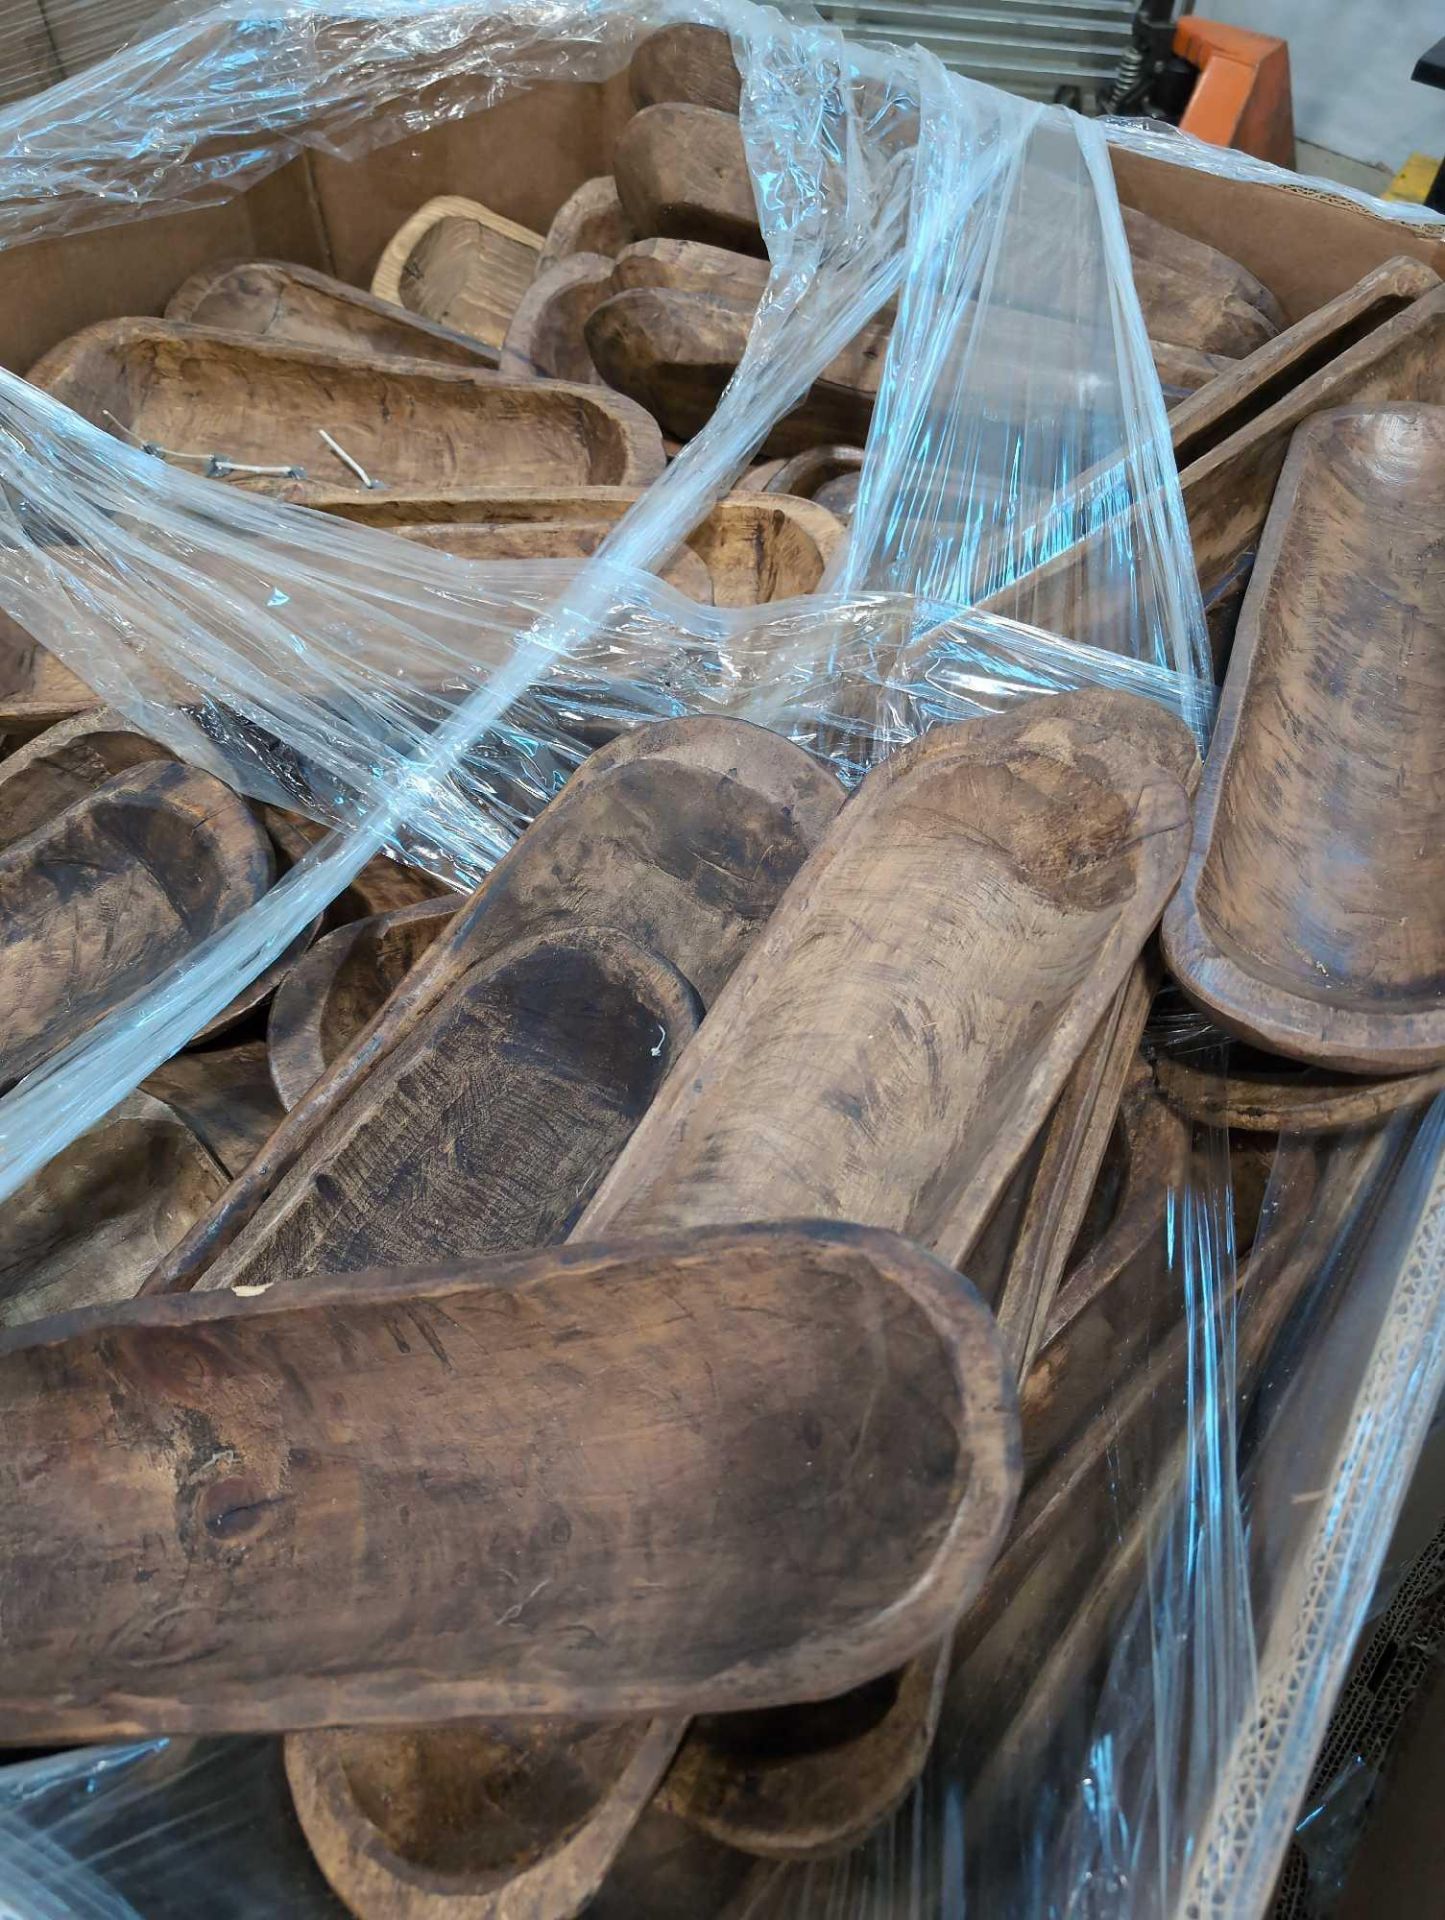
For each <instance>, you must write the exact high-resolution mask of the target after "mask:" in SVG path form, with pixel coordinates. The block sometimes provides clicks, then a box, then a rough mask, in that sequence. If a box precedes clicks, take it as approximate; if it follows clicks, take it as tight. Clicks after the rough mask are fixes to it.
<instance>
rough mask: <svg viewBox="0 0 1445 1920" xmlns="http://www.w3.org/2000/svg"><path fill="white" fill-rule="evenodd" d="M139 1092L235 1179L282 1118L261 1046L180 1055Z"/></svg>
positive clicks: (250, 1044) (242, 1043)
mask: <svg viewBox="0 0 1445 1920" xmlns="http://www.w3.org/2000/svg"><path fill="white" fill-rule="evenodd" d="M302 964H303V965H304V962H303V963H302ZM141 1091H142V1093H150V1094H154V1095H155V1097H156V1099H158V1100H164V1101H165V1103H166V1104H167V1106H169V1107H170V1108H172V1110H173V1111H174V1112H176V1113H178V1114H179V1115H180V1117H181V1119H182V1120H184V1121H185V1123H186V1125H187V1126H188V1127H189V1128H190V1129H191V1131H192V1133H194V1134H195V1136H196V1138H197V1139H198V1140H199V1141H200V1142H201V1144H202V1145H203V1146H204V1147H205V1148H206V1150H207V1152H208V1153H210V1154H211V1155H212V1156H213V1158H214V1159H216V1160H217V1161H218V1162H219V1163H220V1165H221V1166H222V1167H224V1168H225V1170H226V1172H227V1173H228V1174H229V1175H230V1176H231V1177H232V1178H233V1179H234V1177H235V1176H236V1175H237V1174H238V1173H240V1172H242V1171H243V1170H244V1169H245V1168H246V1167H248V1166H249V1165H250V1164H251V1162H252V1160H254V1159H255V1157H256V1155H257V1154H258V1153H259V1152H260V1151H261V1149H262V1147H264V1146H265V1144H266V1142H267V1141H268V1140H269V1139H270V1137H271V1135H272V1134H273V1133H274V1132H275V1131H276V1128H277V1127H278V1126H279V1125H280V1124H281V1121H282V1119H283V1118H284V1116H285V1113H286V1109H285V1108H284V1107H283V1106H282V1104H281V1101H280V1098H279V1097H278V1095H277V1092H276V1089H275V1087H274V1086H273V1085H272V1083H271V1071H270V1066H269V1064H268V1062H267V1058H266V1043H265V1041H264V1040H242V1041H240V1042H239V1043H238V1044H237V1045H235V1046H229V1047H205V1048H201V1049H199V1050H198V1051H196V1052H193V1053H178V1054H177V1055H176V1056H175V1058H174V1059H173V1060H168V1061H167V1062H166V1063H165V1065H164V1066H163V1067H157V1068H156V1070H155V1072H154V1073H152V1074H150V1075H148V1077H147V1078H146V1079H144V1080H143V1081H142V1082H141ZM179 1237H180V1236H179V1235H177V1236H176V1238H177V1239H178V1238H179ZM154 1264H155V1262H154V1261H152V1262H151V1265H152V1266H154Z"/></svg>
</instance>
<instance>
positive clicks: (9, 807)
mask: <svg viewBox="0 0 1445 1920" xmlns="http://www.w3.org/2000/svg"><path fill="white" fill-rule="evenodd" d="M173 757H174V756H173V755H172V754H171V752H170V749H169V748H167V747H163V746H160V745H159V744H158V743H157V742H156V741H154V740H152V739H150V738H148V736H147V735H145V734H143V733H139V732H137V731H136V729H135V728H134V727H132V726H130V725H129V724H128V722H127V721H125V720H123V719H122V718H121V716H120V715H119V714H118V713H112V712H111V711H110V709H109V708H107V707H102V706H98V705H96V704H95V701H94V698H93V697H92V701H91V704H90V706H89V707H88V708H87V709H86V710H85V711H84V712H82V713H78V714H74V715H72V716H71V717H70V718H69V719H67V720H62V721H60V722H58V723H57V724H56V725H55V726H53V727H47V728H45V729H44V730H43V732H40V733H38V734H36V735H35V736H34V738H33V739H31V740H28V741H27V742H26V743H25V745H24V746H23V747H19V748H17V750H16V751H15V752H14V753H11V754H8V755H7V756H6V757H5V759H3V760H0V848H4V847H8V846H11V845H13V844H14V842H15V841H17V840H22V839H24V838H25V836H26V835H27V834H31V833H34V832H35V831H36V829H37V828H39V827H44V826H46V825H48V824H49V823H50V822H51V821H52V820H54V819H55V817H56V816H57V814H60V813H63V812H64V811H65V809H66V808H67V807H70V806H74V804H75V802H76V801H77V800H82V799H84V798H85V796H86V795H87V794H91V793H94V792H95V791H96V789H97V788H98V787H103V786H104V785H105V783H106V782H107V781H108V780H110V779H112V778H113V777H114V775H116V774H117V773H121V772H123V771H124V770H125V769H126V768H128V767H141V766H145V765H147V764H149V763H150V762H152V761H157V760H170V759H172V758H173Z"/></svg>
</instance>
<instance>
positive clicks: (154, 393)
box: [29, 320, 665, 502]
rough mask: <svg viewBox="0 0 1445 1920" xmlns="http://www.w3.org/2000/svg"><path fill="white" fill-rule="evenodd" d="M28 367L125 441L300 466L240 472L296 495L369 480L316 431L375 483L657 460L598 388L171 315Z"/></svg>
mask: <svg viewBox="0 0 1445 1920" xmlns="http://www.w3.org/2000/svg"><path fill="white" fill-rule="evenodd" d="M29 377H30V379H31V380H32V381H33V382H34V383H35V384H36V385H37V386H41V387H44V388H46V389H47V390H48V391H49V392H50V393H52V394H54V395H55V397H56V398H57V399H58V400H63V401H64V402H65V404H66V405H67V406H69V407H73V408H74V409H75V411H76V412H77V413H79V414H81V415H83V416H84V417H85V418H86V419H88V420H89V421H90V422H91V423H92V425H94V426H98V427H103V428H105V429H106V430H107V431H108V432H113V433H116V434H118V435H120V436H121V437H124V438H128V439H134V440H139V441H141V442H145V443H148V444H149V443H154V444H157V445H159V446H161V447H165V448H168V449H171V450H173V451H177V452H191V453H202V454H207V455H210V454H217V455H220V456H223V457H224V458H225V459H226V460H228V461H232V462H236V461H240V462H246V463H250V464H254V465H265V466H282V467H289V466H299V467H300V468H301V469H302V470H303V471H304V476H305V477H304V479H302V480H300V481H296V480H287V479H285V478H284V477H276V478H262V479H246V477H245V476H239V477H240V478H242V479H244V480H245V483H246V484H247V485H252V486H255V487H258V488H260V489H261V490H263V491H266V492H271V493H282V494H284V495H285V497H287V498H288V499H296V500H300V501H302V502H305V501H306V500H307V499H308V498H309V494H310V492H311V490H312V489H313V488H329V489H338V488H339V489H342V490H346V491H352V490H355V491H357V492H362V491H365V489H363V487H362V483H361V481H360V480H359V479H358V478H357V477H356V476H355V475H354V474H353V473H351V472H350V470H349V469H348V468H347V467H346V466H345V465H344V463H343V462H342V461H341V460H340V459H338V458H337V457H336V455H335V454H334V453H332V452H331V451H330V450H329V449H328V448H327V447H326V445H325V443H324V442H323V441H322V440H321V438H320V429H321V428H323V427H324V428H325V429H326V431H327V432H328V433H330V434H331V435H332V436H333V437H334V438H335V439H336V440H337V441H339V442H340V444H341V445H342V446H343V447H344V448H345V449H346V451H347V453H349V454H350V455H351V456H352V458H353V459H355V460H357V461H358V462H360V464H361V465H362V467H363V468H364V469H365V470H366V472H367V473H368V474H369V476H370V477H371V478H372V479H373V480H374V481H376V482H378V483H379V485H380V487H382V488H385V489H392V488H398V487H404V486H408V485H416V484H418V483H424V484H426V485H427V486H429V487H447V486H468V485H470V486H479V485H483V484H486V485H495V484H498V483H505V484H509V485H512V486H578V485H607V486H641V485H645V484H646V483H647V482H648V481H649V480H653V479H655V478H656V477H657V475H658V474H659V473H661V471H662V468H663V465H664V460H665V456H664V453H663V449H662V440H661V436H660V435H659V434H658V431H657V428H656V426H655V424H654V423H653V422H652V421H651V420H650V419H649V418H648V416H647V415H646V413H644V412H643V410H642V409H641V408H640V407H637V406H634V405H633V403H632V402H631V401H629V400H626V399H624V398H623V397H622V395H620V394H610V393H607V392H606V391H605V390H603V389H602V388H598V387H577V386H567V385H564V384H562V383H560V382H552V381H538V380H527V381H510V380H504V379H502V378H501V377H500V376H499V375H496V374H493V373H489V372H487V371H485V370H483V369H478V370H476V371H472V370H470V369H467V368H463V367H443V366H437V365H434V364H431V363H428V362H424V361H419V360H412V361H379V360H368V359H365V358H363V357H362V356H360V355H354V354H346V355H342V354H325V353H321V352H319V351H318V350H316V349H314V348H308V347H293V346H280V345H273V344H271V343H270V342H267V341H264V340H246V339H242V338H240V337H238V336H233V335H231V334H224V333H212V332H209V331H207V330H205V329H204V328H199V327H196V328H188V327H182V326H179V325H177V324H176V323H175V322H174V321H167V320H106V321H102V322H100V323H99V324H98V325H97V326H93V327H88V328H87V329H86V330H85V332H84V333H79V334H75V335H73V336H72V338H71V339H69V340H66V341H64V342H63V343H62V344H61V345H60V346H58V347H56V348H54V349H53V350H52V351H51V352H50V353H48V354H47V355H46V356H45V358H44V359H43V360H42V361H41V362H40V363H39V365H38V366H36V367H33V368H32V369H31V372H30V376H29Z"/></svg>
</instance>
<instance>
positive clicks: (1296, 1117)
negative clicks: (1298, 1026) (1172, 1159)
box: [1154, 1046, 1445, 1133]
mask: <svg viewBox="0 0 1445 1920" xmlns="http://www.w3.org/2000/svg"><path fill="white" fill-rule="evenodd" d="M1154 1076H1155V1078H1156V1079H1157V1080H1158V1082H1159V1089H1160V1091H1161V1093H1163V1095H1164V1097H1165V1099H1166V1100H1168V1101H1169V1103H1170V1105H1171V1106H1173V1107H1175V1108H1177V1110H1178V1111H1179V1112H1180V1113H1182V1114H1185V1115H1187V1116H1188V1118H1189V1119H1191V1120H1198V1121H1201V1122H1202V1123H1203V1124H1204V1125H1206V1126H1211V1127H1234V1128H1239V1129H1242V1130H1243V1131H1245V1132H1248V1133H1343V1132H1345V1131H1346V1130H1347V1129H1348V1128H1351V1127H1365V1126H1370V1125H1373V1123H1374V1122H1376V1121H1377V1120H1382V1119H1384V1117H1385V1116H1386V1115H1387V1114H1391V1113H1402V1112H1404V1111H1405V1110H1406V1109H1407V1108H1409V1107H1418V1106H1423V1105H1424V1103H1425V1102H1426V1101H1427V1100H1433V1099H1434V1097H1435V1095H1436V1094H1437V1093H1442V1092H1445V1067H1435V1068H1434V1069H1432V1071H1430V1072H1429V1073H1407V1074H1397V1075H1394V1076H1393V1077H1392V1078H1390V1079H1388V1080H1361V1079H1359V1078H1357V1077H1356V1076H1355V1075H1353V1074H1337V1073H1325V1072H1322V1071H1321V1070H1320V1069H1319V1068H1317V1067H1301V1066H1299V1065H1297V1064H1296V1063H1295V1062H1294V1061H1290V1060H1280V1059H1277V1058H1276V1057H1275V1056H1274V1055H1272V1054H1266V1053H1259V1052H1257V1051H1256V1050H1255V1049H1254V1048H1252V1047H1244V1046H1233V1047H1231V1048H1230V1051H1229V1055H1228V1060H1227V1065H1226V1068H1225V1070H1224V1071H1221V1070H1220V1069H1219V1067H1218V1066H1217V1065H1216V1064H1215V1062H1214V1061H1213V1060H1210V1059H1209V1058H1208V1057H1207V1056H1206V1059H1205V1060H1204V1061H1200V1060H1192V1059H1190V1058H1189V1057H1188V1056H1187V1055H1185V1054H1175V1053H1166V1052H1164V1051H1162V1050H1161V1051H1160V1052H1159V1053H1158V1054H1156V1055H1155V1059H1154Z"/></svg>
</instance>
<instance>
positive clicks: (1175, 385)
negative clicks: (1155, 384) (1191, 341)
mask: <svg viewBox="0 0 1445 1920" xmlns="http://www.w3.org/2000/svg"><path fill="white" fill-rule="evenodd" d="M1149 351H1150V354H1151V355H1152V356H1153V360H1154V371H1155V372H1156V373H1157V374H1158V376H1159V384H1160V386H1161V387H1162V388H1163V389H1164V404H1165V406H1167V407H1170V408H1174V407H1176V406H1178V405H1180V404H1182V402H1183V400H1184V399H1185V397H1186V396H1187V395H1190V394H1194V393H1198V392H1199V391H1200V389H1201V388H1203V387H1207V386H1212V385H1213V384H1214V382H1215V381H1216V380H1222V379H1223V378H1224V377H1225V375H1226V374H1231V373H1233V372H1234V370H1235V369H1236V368H1237V367H1238V366H1239V361H1238V360H1236V359H1234V358H1233V357H1232V356H1231V355H1229V354H1226V353H1200V352H1199V351H1198V349H1197V348H1195V347H1175V346H1171V345H1170V344H1169V342H1168V341H1166V340H1151V341H1150V342H1149ZM1260 351H1261V352H1263V351H1264V349H1263V348H1261V349H1260Z"/></svg>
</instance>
